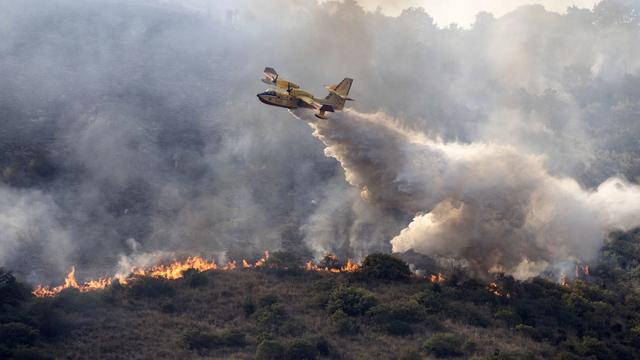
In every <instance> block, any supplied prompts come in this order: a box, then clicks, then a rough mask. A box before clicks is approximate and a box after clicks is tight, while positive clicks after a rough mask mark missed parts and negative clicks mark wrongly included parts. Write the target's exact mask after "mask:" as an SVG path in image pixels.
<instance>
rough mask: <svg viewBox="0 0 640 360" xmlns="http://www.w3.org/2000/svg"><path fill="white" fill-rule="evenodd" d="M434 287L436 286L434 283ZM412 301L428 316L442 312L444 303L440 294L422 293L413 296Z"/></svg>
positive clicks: (434, 292)
mask: <svg viewBox="0 0 640 360" xmlns="http://www.w3.org/2000/svg"><path fill="white" fill-rule="evenodd" d="M434 285H438V283H435V284H434ZM413 299H414V300H415V301H416V302H417V303H418V304H420V305H422V307H423V308H424V309H425V311H426V312H427V313H429V314H437V313H440V312H442V311H443V310H444V308H445V306H444V301H443V300H442V295H440V292H439V291H438V292H436V291H423V292H420V293H418V294H416V295H414V296H413Z"/></svg>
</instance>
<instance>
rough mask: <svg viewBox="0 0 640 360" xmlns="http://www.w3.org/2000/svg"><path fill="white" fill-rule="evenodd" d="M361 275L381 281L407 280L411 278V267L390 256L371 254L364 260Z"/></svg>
mask: <svg viewBox="0 0 640 360" xmlns="http://www.w3.org/2000/svg"><path fill="white" fill-rule="evenodd" d="M360 273H361V274H362V275H363V276H366V277H370V278H374V279H379V280H405V279H408V278H409V277H410V276H411V270H410V269H409V265H407V263H405V262H404V261H402V260H401V259H399V258H397V257H395V256H393V255H389V254H371V255H369V256H367V257H366V258H365V259H364V262H363V263H362V269H361V271H360Z"/></svg>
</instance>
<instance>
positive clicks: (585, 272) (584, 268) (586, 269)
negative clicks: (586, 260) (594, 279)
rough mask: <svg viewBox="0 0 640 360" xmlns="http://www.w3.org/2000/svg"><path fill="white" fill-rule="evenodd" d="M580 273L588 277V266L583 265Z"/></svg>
mask: <svg viewBox="0 0 640 360" xmlns="http://www.w3.org/2000/svg"><path fill="white" fill-rule="evenodd" d="M582 272H583V273H584V274H585V275H586V276H590V275H591V273H589V264H587V265H585V266H583V267H582Z"/></svg>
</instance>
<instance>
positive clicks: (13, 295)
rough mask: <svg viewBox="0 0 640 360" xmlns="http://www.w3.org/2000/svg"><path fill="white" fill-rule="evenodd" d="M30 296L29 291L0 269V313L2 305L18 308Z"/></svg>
mask: <svg viewBox="0 0 640 360" xmlns="http://www.w3.org/2000/svg"><path fill="white" fill-rule="evenodd" d="M29 296H30V291H29V289H28V288H27V287H26V286H25V285H23V284H22V283H20V282H18V281H17V280H16V278H15V277H14V276H13V274H12V273H11V272H9V271H5V270H4V269H3V268H0V311H2V308H3V306H2V305H5V304H6V305H11V306H18V305H20V304H21V303H22V302H23V301H25V300H26V299H28V298H29Z"/></svg>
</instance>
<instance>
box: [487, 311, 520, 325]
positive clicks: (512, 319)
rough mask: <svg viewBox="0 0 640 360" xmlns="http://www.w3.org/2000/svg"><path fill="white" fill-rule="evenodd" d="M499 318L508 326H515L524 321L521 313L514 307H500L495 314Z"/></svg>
mask: <svg viewBox="0 0 640 360" xmlns="http://www.w3.org/2000/svg"><path fill="white" fill-rule="evenodd" d="M493 317H494V318H496V319H497V320H500V321H503V322H504V323H505V324H506V325H507V326H509V327H511V326H514V325H516V324H518V323H520V322H521V321H522V319H521V318H520V315H518V314H517V313H515V312H514V311H513V310H512V309H500V310H498V311H496V313H495V314H494V315H493Z"/></svg>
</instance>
